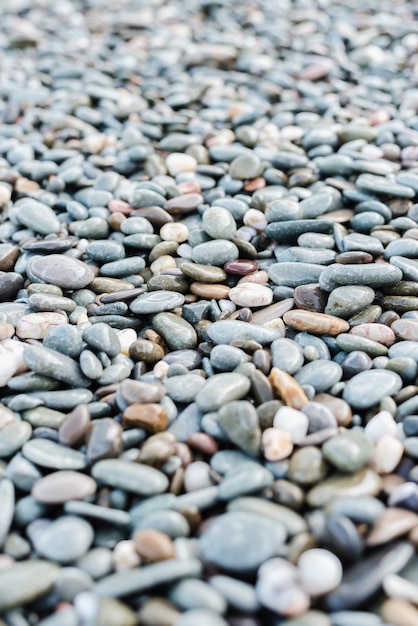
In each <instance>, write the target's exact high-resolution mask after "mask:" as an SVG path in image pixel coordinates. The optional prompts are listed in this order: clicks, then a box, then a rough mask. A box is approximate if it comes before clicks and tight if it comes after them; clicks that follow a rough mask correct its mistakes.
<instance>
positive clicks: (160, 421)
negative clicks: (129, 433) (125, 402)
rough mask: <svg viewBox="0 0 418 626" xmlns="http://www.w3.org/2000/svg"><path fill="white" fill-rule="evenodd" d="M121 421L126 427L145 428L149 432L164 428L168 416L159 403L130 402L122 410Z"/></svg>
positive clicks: (159, 430) (156, 431)
mask: <svg viewBox="0 0 418 626" xmlns="http://www.w3.org/2000/svg"><path fill="white" fill-rule="evenodd" d="M123 423H124V424H125V426H128V427H138V428H145V430H147V431H149V432H151V433H158V432H161V431H163V430H166V428H167V426H168V416H167V412H166V411H165V409H164V408H163V407H162V406H161V405H159V404H152V403H148V404H131V405H130V406H128V407H127V408H126V409H125V411H124V412H123Z"/></svg>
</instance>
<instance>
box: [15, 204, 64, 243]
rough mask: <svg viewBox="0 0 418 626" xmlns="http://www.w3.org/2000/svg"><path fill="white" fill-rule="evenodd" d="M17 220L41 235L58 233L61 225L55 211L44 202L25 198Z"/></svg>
mask: <svg viewBox="0 0 418 626" xmlns="http://www.w3.org/2000/svg"><path fill="white" fill-rule="evenodd" d="M17 219H18V220H19V222H20V223H21V224H23V225H24V226H27V228H30V229H31V230H33V231H35V232H36V233H39V234H41V235H50V234H52V233H58V232H59V231H60V228H61V224H60V221H59V219H58V218H57V216H56V215H55V213H54V211H53V210H52V209H51V208H50V207H49V206H48V205H47V204H44V203H43V202H38V200H33V199H32V198H25V199H24V200H23V201H22V202H21V203H20V204H19V208H18V211H17Z"/></svg>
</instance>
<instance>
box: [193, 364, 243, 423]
mask: <svg viewBox="0 0 418 626" xmlns="http://www.w3.org/2000/svg"><path fill="white" fill-rule="evenodd" d="M250 386H251V383H250V380H249V379H248V378H247V376H244V375H243V374H238V373H235V372H225V373H222V374H215V375H214V376H211V377H210V378H209V379H207V381H206V383H205V385H204V386H203V387H202V388H201V389H200V391H199V392H198V394H197V396H196V404H197V406H198V408H199V409H200V410H201V411H202V412H203V413H208V412H210V411H217V410H218V409H220V408H221V407H222V406H223V405H225V404H226V403H228V402H232V401H234V400H240V399H241V398H242V397H244V396H245V394H246V393H247V392H248V391H249V389H250Z"/></svg>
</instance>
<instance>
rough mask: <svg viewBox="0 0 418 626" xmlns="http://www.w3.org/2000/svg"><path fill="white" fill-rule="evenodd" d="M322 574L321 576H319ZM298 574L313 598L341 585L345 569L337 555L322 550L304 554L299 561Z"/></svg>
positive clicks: (307, 551)
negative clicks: (319, 573)
mask: <svg viewBox="0 0 418 626" xmlns="http://www.w3.org/2000/svg"><path fill="white" fill-rule="evenodd" d="M318 572H321V576H318ZM298 573H299V576H300V579H301V583H302V587H303V588H304V590H305V591H306V592H307V593H308V594H309V595H310V596H311V597H317V596H322V595H324V594H326V593H329V592H330V591H333V590H334V589H335V588H336V587H338V585H339V584H340V583H341V579H342V576H343V567H342V564H341V561H340V560H339V558H338V557H337V556H335V554H333V553H332V552H330V551H329V550H324V549H322V548H313V549H312V550H306V551H305V552H303V553H302V555H301V557H300V559H299V561H298Z"/></svg>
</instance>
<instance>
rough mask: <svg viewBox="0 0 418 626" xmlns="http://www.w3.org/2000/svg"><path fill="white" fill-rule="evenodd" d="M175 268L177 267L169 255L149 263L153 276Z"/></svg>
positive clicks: (163, 255)
mask: <svg viewBox="0 0 418 626" xmlns="http://www.w3.org/2000/svg"><path fill="white" fill-rule="evenodd" d="M175 267H177V264H176V261H175V259H174V258H173V257H172V256H170V255H169V254H162V255H161V256H159V257H158V259H155V261H153V262H152V263H151V265H150V270H151V272H152V273H153V274H160V273H161V272H162V271H164V270H169V269H174V268H175Z"/></svg>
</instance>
